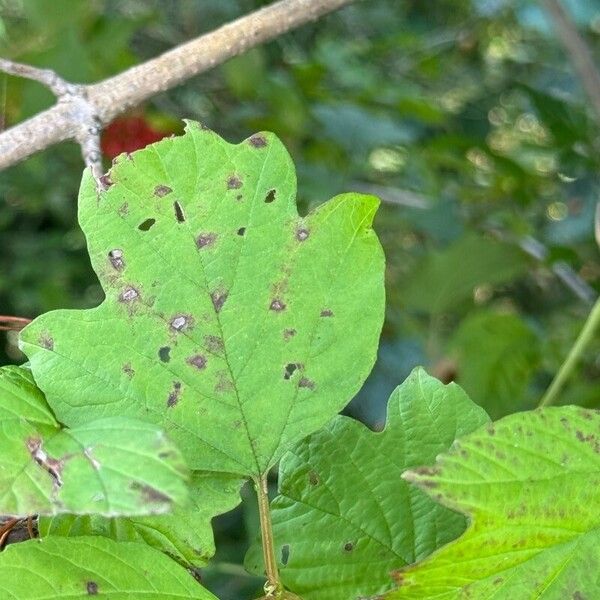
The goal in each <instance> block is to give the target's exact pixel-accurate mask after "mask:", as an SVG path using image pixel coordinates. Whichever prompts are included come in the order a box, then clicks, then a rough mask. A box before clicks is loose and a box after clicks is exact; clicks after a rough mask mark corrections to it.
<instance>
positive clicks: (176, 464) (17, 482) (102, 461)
mask: <svg viewBox="0 0 600 600" xmlns="http://www.w3.org/2000/svg"><path fill="white" fill-rule="evenodd" d="M186 480H187V468H186V466H185V463H184V462H183V459H182V457H181V454H180V453H179V451H178V450H177V448H176V447H175V446H174V445H173V444H172V443H171V441H170V440H168V439H167V438H166V437H165V435H164V434H163V433H162V431H161V430H160V429H159V428H158V427H156V426H155V425H152V424H150V423H144V422H141V421H137V420H133V419H126V418H122V417H110V418H105V419H99V420H96V421H92V422H90V423H88V424H82V425H80V426H79V427H76V428H73V429H66V428H63V427H61V425H60V424H59V423H57V422H56V420H55V418H54V416H53V415H52V412H51V410H50V408H49V407H48V405H47V403H46V400H45V399H44V396H43V394H42V392H41V391H40V390H39V389H38V388H37V387H36V385H35V383H34V381H33V378H32V376H31V374H30V373H29V372H28V371H27V370H25V369H22V368H19V367H14V366H9V367H3V368H1V369H0V514H4V515H12V516H18V517H25V516H27V515H34V514H40V515H56V514H59V513H66V512H68V513H75V514H92V513H93V514H101V515H106V516H112V515H149V514H160V513H165V512H168V511H170V510H171V509H172V508H173V505H174V504H184V503H185V502H186V501H187V498H188V492H187V486H186Z"/></svg>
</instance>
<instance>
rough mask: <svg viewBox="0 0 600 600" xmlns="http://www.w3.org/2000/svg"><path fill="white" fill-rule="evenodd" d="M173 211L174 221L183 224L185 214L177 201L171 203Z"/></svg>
mask: <svg viewBox="0 0 600 600" xmlns="http://www.w3.org/2000/svg"><path fill="white" fill-rule="evenodd" d="M173 210H174V211H175V219H177V222H178V223H183V222H185V213H184V212H183V206H181V204H180V203H179V202H178V201H177V200H175V202H173Z"/></svg>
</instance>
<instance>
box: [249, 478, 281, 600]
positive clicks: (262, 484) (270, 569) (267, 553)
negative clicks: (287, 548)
mask: <svg viewBox="0 0 600 600" xmlns="http://www.w3.org/2000/svg"><path fill="white" fill-rule="evenodd" d="M254 487H255V489H256V496H257V498H258V513H259V515H260V534H261V541H262V548H263V558H264V561H265V573H266V575H267V581H266V583H265V588H264V589H265V596H264V597H265V598H268V599H269V600H270V599H275V598H280V597H281V594H282V592H283V586H282V584H281V580H280V579H279V569H278V568H277V559H276V558H275V540H274V538H273V524H272V522H271V509H270V507H269V488H268V484H267V475H263V476H261V477H260V478H259V479H257V480H256V482H255V486H254Z"/></svg>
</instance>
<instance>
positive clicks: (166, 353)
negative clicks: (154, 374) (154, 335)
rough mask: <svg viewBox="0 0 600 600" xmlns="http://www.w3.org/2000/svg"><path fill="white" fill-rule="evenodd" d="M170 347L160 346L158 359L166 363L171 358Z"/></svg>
mask: <svg viewBox="0 0 600 600" xmlns="http://www.w3.org/2000/svg"><path fill="white" fill-rule="evenodd" d="M170 353H171V348H170V346H163V347H162V348H159V350H158V357H159V358H160V360H161V361H162V362H164V363H168V362H169V361H170V360H171V356H170Z"/></svg>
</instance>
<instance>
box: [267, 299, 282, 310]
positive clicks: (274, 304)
mask: <svg viewBox="0 0 600 600" xmlns="http://www.w3.org/2000/svg"><path fill="white" fill-rule="evenodd" d="M285 306H286V305H285V304H284V302H282V301H281V300H279V298H275V299H274V300H272V301H271V304H270V305H269V309H270V310H274V311H275V312H281V311H282V310H285Z"/></svg>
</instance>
